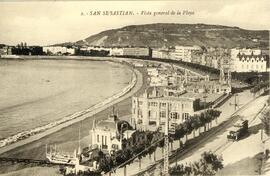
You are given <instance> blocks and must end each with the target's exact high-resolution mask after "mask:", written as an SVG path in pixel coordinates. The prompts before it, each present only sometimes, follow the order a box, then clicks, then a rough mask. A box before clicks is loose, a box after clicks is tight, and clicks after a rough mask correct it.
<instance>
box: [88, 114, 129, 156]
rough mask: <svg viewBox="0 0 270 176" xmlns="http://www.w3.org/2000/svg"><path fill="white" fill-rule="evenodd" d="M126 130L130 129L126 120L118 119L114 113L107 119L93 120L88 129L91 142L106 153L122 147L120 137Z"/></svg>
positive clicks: (122, 136) (123, 135)
mask: <svg viewBox="0 0 270 176" xmlns="http://www.w3.org/2000/svg"><path fill="white" fill-rule="evenodd" d="M127 130H132V128H131V126H130V125H129V123H128V122H126V121H123V120H119V119H118V118H117V116H116V115H111V116H110V117H109V118H108V119H106V120H102V121H99V122H98V123H97V124H96V123H95V122H93V127H92V129H91V131H90V136H91V144H92V146H93V147H97V148H99V149H100V150H101V151H103V152H104V153H107V154H112V153H113V152H115V151H117V150H121V149H122V139H123V138H124V137H125V136H129V135H125V134H126V133H125V132H126V131H127Z"/></svg>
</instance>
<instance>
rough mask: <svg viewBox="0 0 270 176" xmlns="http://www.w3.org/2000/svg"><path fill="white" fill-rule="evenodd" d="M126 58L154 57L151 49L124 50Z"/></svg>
mask: <svg viewBox="0 0 270 176" xmlns="http://www.w3.org/2000/svg"><path fill="white" fill-rule="evenodd" d="M123 55H124V56H137V57H149V56H152V54H151V50H150V48H139V47H133V48H123Z"/></svg>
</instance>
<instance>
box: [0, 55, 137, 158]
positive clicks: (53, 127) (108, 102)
mask: <svg viewBox="0 0 270 176" xmlns="http://www.w3.org/2000/svg"><path fill="white" fill-rule="evenodd" d="M91 59H92V58H91ZM91 59H89V60H91ZM89 60H88V61H89ZM103 61H111V59H108V58H106V59H103ZM114 62H116V63H119V64H123V63H122V61H120V60H114ZM123 65H124V64H123ZM129 69H131V71H132V72H133V73H132V81H131V83H130V84H129V85H128V86H126V87H125V88H123V89H122V91H121V92H118V93H116V94H114V95H113V96H111V97H109V98H106V99H105V100H103V101H102V102H100V103H98V104H96V105H94V106H91V107H90V108H88V109H86V110H83V111H80V112H76V113H74V114H72V115H69V116H66V117H64V118H62V119H60V120H58V121H55V122H52V123H49V124H47V125H44V126H42V127H38V128H35V129H33V130H31V131H28V133H27V132H21V134H23V135H26V136H25V137H24V138H21V139H19V140H18V139H17V137H18V136H17V135H18V134H17V135H13V136H11V137H9V138H10V139H11V140H12V139H13V140H14V139H16V140H14V141H12V142H10V143H9V144H8V145H5V146H2V147H0V154H3V153H5V152H8V151H10V150H12V149H15V148H17V147H20V146H23V145H25V144H28V143H31V142H34V141H36V140H39V139H41V138H43V137H45V136H47V135H49V134H52V133H55V132H57V131H59V130H61V129H63V128H65V127H68V126H70V125H72V124H74V123H76V122H79V121H82V120H84V119H86V118H88V117H91V116H93V115H95V114H97V113H98V112H100V111H102V110H104V109H106V108H109V107H110V106H112V105H113V104H115V103H118V102H119V101H121V100H122V99H123V98H127V97H129V96H132V95H133V93H135V92H137V89H140V87H141V86H142V75H141V73H140V72H139V71H138V70H136V69H133V68H131V67H129ZM138 79H139V81H138ZM138 82H139V83H138ZM138 84H140V85H138ZM134 89H135V90H134ZM29 132H31V133H32V134H29ZM19 134H20V133H19ZM4 140H5V139H4ZM2 141H3V140H2Z"/></svg>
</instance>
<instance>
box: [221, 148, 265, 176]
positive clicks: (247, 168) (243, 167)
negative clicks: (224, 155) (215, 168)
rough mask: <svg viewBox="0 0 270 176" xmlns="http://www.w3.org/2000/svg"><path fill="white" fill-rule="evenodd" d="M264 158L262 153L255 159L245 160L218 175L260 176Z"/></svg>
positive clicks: (226, 168) (248, 158)
mask: <svg viewBox="0 0 270 176" xmlns="http://www.w3.org/2000/svg"><path fill="white" fill-rule="evenodd" d="M262 157H263V154H262V153H257V154H256V155H255V156H253V157H247V158H243V159H241V160H240V161H237V162H235V163H232V164H229V165H227V166H225V167H224V168H223V169H221V170H220V171H219V172H218V173H217V174H216V175H258V174H260V173H261V158H262Z"/></svg>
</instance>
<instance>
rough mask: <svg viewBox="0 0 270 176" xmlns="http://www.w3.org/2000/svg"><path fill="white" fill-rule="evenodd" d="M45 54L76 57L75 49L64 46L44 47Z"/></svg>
mask: <svg viewBox="0 0 270 176" xmlns="http://www.w3.org/2000/svg"><path fill="white" fill-rule="evenodd" d="M43 52H44V53H46V54H48V55H63V54H65V55H74V54H75V49H74V48H67V47H63V46H44V47H43Z"/></svg>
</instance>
